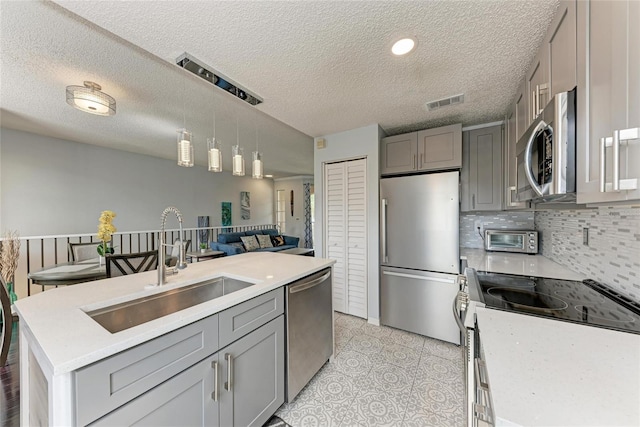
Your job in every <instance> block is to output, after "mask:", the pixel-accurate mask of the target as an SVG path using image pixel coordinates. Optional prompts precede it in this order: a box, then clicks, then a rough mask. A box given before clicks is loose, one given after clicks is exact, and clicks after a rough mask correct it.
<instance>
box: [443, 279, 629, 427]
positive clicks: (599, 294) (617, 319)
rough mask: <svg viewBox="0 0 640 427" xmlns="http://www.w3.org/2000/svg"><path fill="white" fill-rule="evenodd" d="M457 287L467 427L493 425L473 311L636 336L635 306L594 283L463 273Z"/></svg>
mask: <svg viewBox="0 0 640 427" xmlns="http://www.w3.org/2000/svg"><path fill="white" fill-rule="evenodd" d="M461 281H462V283H461V289H462V290H461V291H460V292H459V293H458V296H457V297H456V299H455V300H454V305H453V311H454V314H455V316H456V318H457V320H458V326H459V328H460V331H461V333H462V336H463V340H462V345H463V351H464V355H465V357H464V359H465V386H466V393H465V400H466V402H465V403H466V404H465V415H466V416H465V418H466V419H467V425H468V426H484V425H489V426H492V425H494V424H495V414H494V411H493V404H492V401H491V391H490V381H489V378H488V377H487V372H486V369H485V367H484V357H483V352H482V343H481V340H480V333H479V330H478V325H477V323H476V321H475V307H477V306H480V307H486V308H491V309H496V310H504V311H510V312H514V313H519V314H523V315H528V316H538V317H547V318H552V319H556V320H560V321H565V322H573V323H578V324H583V325H586V326H593V327H599V328H607V329H613V330H617V331H622V332H628V333H633V334H640V304H639V303H638V302H636V301H633V300H631V299H630V298H628V297H626V296H624V295H621V294H620V293H618V292H616V291H614V290H613V289H611V288H609V287H608V286H606V285H603V284H601V283H598V282H596V281H593V280H584V281H582V282H580V281H572V280H558V279H549V278H542V277H527V276H515V275H507V274H497V273H486V272H476V271H475V270H474V269H472V268H467V269H465V275H464V276H463V277H462V280H461Z"/></svg>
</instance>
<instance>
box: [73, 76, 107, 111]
mask: <svg viewBox="0 0 640 427" xmlns="http://www.w3.org/2000/svg"><path fill="white" fill-rule="evenodd" d="M101 89H102V86H100V85H99V84H98V83H94V82H90V81H88V80H87V81H85V82H84V86H67V104H69V105H71V106H72V107H74V108H77V109H78V110H80V111H84V112H85V113H90V114H97V115H98V116H113V115H114V114H115V113H116V100H115V99H113V97H112V96H110V95H107V94H106V93H104V92H101V91H100V90H101Z"/></svg>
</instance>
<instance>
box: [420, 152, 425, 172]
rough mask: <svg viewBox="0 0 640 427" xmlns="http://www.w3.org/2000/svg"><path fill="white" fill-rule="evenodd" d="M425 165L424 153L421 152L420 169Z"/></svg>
mask: <svg viewBox="0 0 640 427" xmlns="http://www.w3.org/2000/svg"><path fill="white" fill-rule="evenodd" d="M423 165H424V153H420V169H422V168H423Z"/></svg>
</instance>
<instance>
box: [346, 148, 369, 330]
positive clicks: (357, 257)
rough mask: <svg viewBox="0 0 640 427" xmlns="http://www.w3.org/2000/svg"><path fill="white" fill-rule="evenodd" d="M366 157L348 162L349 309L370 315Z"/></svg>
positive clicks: (349, 310) (347, 270) (352, 311)
mask: <svg viewBox="0 0 640 427" xmlns="http://www.w3.org/2000/svg"><path fill="white" fill-rule="evenodd" d="M365 166H366V163H365V160H354V161H350V162H346V169H347V181H346V187H347V215H346V220H347V221H346V229H347V236H346V237H347V259H346V263H345V268H346V272H347V312H348V313H349V314H353V315H355V316H360V317H365V318H366V317H367V265H366V259H367V212H366V206H367V204H366V188H365V187H366V185H365V172H366V170H365Z"/></svg>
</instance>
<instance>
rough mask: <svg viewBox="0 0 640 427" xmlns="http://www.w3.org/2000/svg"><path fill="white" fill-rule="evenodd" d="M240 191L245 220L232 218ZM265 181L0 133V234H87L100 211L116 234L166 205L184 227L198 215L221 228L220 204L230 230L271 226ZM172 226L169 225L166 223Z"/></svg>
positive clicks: (149, 224) (150, 221)
mask: <svg viewBox="0 0 640 427" xmlns="http://www.w3.org/2000/svg"><path fill="white" fill-rule="evenodd" d="M240 191H249V192H250V194H251V219H250V220H241V219H240ZM273 200H274V196H273V181H272V180H270V179H263V180H254V179H251V177H250V176H247V177H234V176H232V175H231V173H230V172H222V173H219V174H214V173H212V172H208V171H207V169H206V168H204V167H201V166H196V167H193V168H183V167H180V166H177V164H176V162H174V161H170V160H165V159H160V158H156V157H151V156H145V155H141V154H134V153H128V152H124V151H118V150H112V149H107V148H102V147H97V146H92V145H88V144H81V143H76V142H71V141H65V140H60V139H54V138H49V137H43V136H40V135H35V134H31V133H26V132H20V131H15V130H11V129H6V128H2V129H0V230H1V231H4V230H7V229H12V230H18V231H19V232H20V235H21V236H35V235H52V234H75V233H87V232H91V233H92V232H94V231H95V230H96V227H97V224H98V217H99V216H100V212H101V211H103V210H106V209H108V210H112V211H114V212H116V214H117V217H116V219H115V221H114V224H115V226H116V227H117V228H118V231H138V230H152V229H158V228H159V227H160V214H161V213H162V210H163V209H164V208H165V207H167V206H170V205H173V206H176V207H177V208H178V209H180V210H181V211H182V213H183V215H184V218H185V227H195V226H197V216H198V215H209V216H210V219H209V220H210V225H211V226H217V225H221V224H220V221H221V218H220V211H221V208H220V202H223V201H229V202H231V203H232V214H233V225H251V224H268V223H272V222H273V219H274V218H273V212H274V205H273ZM167 226H168V227H171V228H172V227H176V226H177V222H176V221H175V220H169V221H168V222H167Z"/></svg>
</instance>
